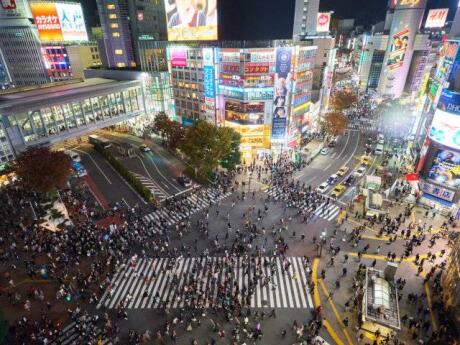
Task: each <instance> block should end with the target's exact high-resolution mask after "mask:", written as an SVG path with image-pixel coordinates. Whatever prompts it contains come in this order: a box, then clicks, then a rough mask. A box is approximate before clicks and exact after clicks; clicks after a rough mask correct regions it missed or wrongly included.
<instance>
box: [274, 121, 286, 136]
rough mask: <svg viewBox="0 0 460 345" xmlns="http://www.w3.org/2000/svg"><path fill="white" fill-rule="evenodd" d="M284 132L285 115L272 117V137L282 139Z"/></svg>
mask: <svg viewBox="0 0 460 345" xmlns="http://www.w3.org/2000/svg"><path fill="white" fill-rule="evenodd" d="M285 134H286V118H285V117H276V118H273V123H272V139H274V140H283V139H284V136H285Z"/></svg>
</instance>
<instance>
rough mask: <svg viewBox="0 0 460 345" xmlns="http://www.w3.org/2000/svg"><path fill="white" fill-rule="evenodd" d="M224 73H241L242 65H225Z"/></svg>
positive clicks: (223, 66) (223, 67)
mask: <svg viewBox="0 0 460 345" xmlns="http://www.w3.org/2000/svg"><path fill="white" fill-rule="evenodd" d="M222 72H225V73H237V74H238V73H240V65H239V64H237V65H229V64H223V65H222Z"/></svg>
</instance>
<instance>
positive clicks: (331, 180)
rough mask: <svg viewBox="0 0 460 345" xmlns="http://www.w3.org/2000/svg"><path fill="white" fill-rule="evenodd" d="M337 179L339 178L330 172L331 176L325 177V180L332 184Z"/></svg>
mask: <svg viewBox="0 0 460 345" xmlns="http://www.w3.org/2000/svg"><path fill="white" fill-rule="evenodd" d="M338 179H339V177H338V176H337V175H336V174H332V175H331V176H329V177H328V178H327V181H326V182H327V183H328V184H334V183H336V182H337V180H338Z"/></svg>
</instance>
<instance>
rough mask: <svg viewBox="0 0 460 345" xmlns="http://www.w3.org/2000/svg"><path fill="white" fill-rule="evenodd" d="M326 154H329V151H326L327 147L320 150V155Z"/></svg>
mask: <svg viewBox="0 0 460 345" xmlns="http://www.w3.org/2000/svg"><path fill="white" fill-rule="evenodd" d="M328 153H329V149H328V148H327V147H325V148H323V149H322V150H321V154H322V155H327V154H328Z"/></svg>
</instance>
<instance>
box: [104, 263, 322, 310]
mask: <svg viewBox="0 0 460 345" xmlns="http://www.w3.org/2000/svg"><path fill="white" fill-rule="evenodd" d="M307 267H308V266H307V265H306V264H305V262H304V259H303V258H302V257H285V258H281V257H272V258H268V257H261V258H253V259H250V260H248V259H247V258H245V259H244V258H242V257H238V258H235V259H234V260H228V259H227V258H225V257H206V258H205V257H191V258H190V257H189V258H182V257H180V258H176V259H171V258H155V259H153V258H143V259H139V260H136V261H135V262H133V261H132V260H130V261H129V262H127V263H126V264H124V265H122V266H121V267H120V269H119V270H118V271H117V273H116V274H115V275H114V277H113V279H112V280H111V282H110V284H109V286H108V287H107V289H106V291H105V292H104V294H103V296H102V297H101V299H100V301H99V304H98V306H97V308H98V309H100V308H107V309H114V308H119V307H123V308H126V309H156V308H183V307H187V306H192V305H193V304H194V305H197V304H198V305H201V306H202V307H204V308H209V307H212V306H216V307H219V306H221V305H222V303H225V300H226V299H228V298H233V297H234V296H238V297H237V298H238V301H239V303H240V304H241V305H242V306H244V307H250V308H313V302H312V298H311V294H310V291H309V288H308V280H307V279H308V268H307ZM191 290H193V293H192V294H190V292H191ZM222 291H225V292H224V295H225V296H224V297H222ZM248 291H252V293H248ZM187 292H188V293H189V294H187ZM237 292H239V293H237ZM245 292H246V293H245ZM190 295H192V296H193V297H192V298H187V296H190ZM200 301H201V304H200Z"/></svg>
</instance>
